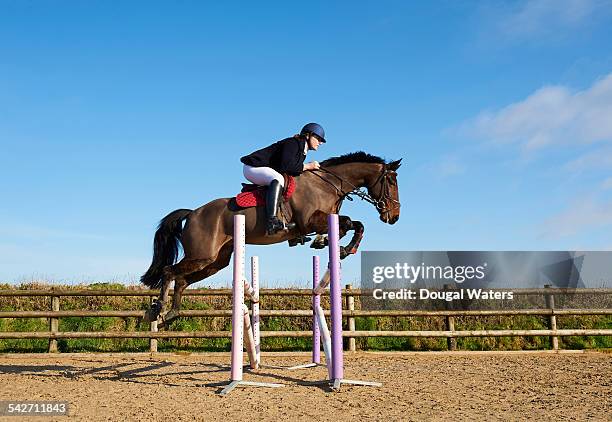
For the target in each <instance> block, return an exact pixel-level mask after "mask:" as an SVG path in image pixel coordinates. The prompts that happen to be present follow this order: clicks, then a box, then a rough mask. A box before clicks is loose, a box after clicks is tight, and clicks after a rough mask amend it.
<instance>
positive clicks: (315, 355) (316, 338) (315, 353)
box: [312, 256, 321, 364]
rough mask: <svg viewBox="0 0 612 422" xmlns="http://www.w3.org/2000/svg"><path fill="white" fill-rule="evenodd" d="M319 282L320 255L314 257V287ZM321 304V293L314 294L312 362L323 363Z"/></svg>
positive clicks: (314, 287)
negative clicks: (318, 318)
mask: <svg viewBox="0 0 612 422" xmlns="http://www.w3.org/2000/svg"><path fill="white" fill-rule="evenodd" d="M318 284H319V257H318V256H313V257H312V288H313V289H316V288H317V285H318ZM320 306H321V295H313V296H312V363H317V364H318V363H321V332H320V331H319V321H318V320H317V312H316V309H318V308H319V307H320Z"/></svg>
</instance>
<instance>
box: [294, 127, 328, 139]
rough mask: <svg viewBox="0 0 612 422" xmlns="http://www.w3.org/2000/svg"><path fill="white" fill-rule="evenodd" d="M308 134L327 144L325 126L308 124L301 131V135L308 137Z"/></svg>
mask: <svg viewBox="0 0 612 422" xmlns="http://www.w3.org/2000/svg"><path fill="white" fill-rule="evenodd" d="M308 133H312V134H314V135H316V136H317V138H319V140H320V141H321V142H323V143H325V142H327V141H326V140H325V131H324V130H323V126H321V125H320V124H318V123H308V124H307V125H305V126H304V127H303V128H302V130H301V131H300V135H306V134H308Z"/></svg>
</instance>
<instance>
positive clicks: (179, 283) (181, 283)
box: [158, 259, 212, 327]
mask: <svg viewBox="0 0 612 422" xmlns="http://www.w3.org/2000/svg"><path fill="white" fill-rule="evenodd" d="M211 262H212V259H189V260H186V259H183V260H182V261H181V262H179V263H177V264H175V265H172V266H169V267H168V268H166V271H164V285H163V291H162V294H161V296H160V301H161V302H162V303H161V305H162V307H163V305H164V304H165V303H166V301H167V300H168V295H169V291H170V281H171V280H172V279H174V295H173V297H172V309H171V310H170V311H168V312H164V313H162V314H161V318H160V319H161V321H160V320H159V319H158V327H163V326H167V325H168V322H169V321H170V320H172V319H174V318H176V317H177V316H178V312H179V310H180V308H181V297H182V294H183V290H185V288H186V287H187V286H188V285H189V284H190V283H188V282H187V281H186V280H185V278H186V276H187V275H188V274H191V273H194V272H198V271H201V270H202V269H204V268H206V266H208V265H209V264H210V263H211Z"/></svg>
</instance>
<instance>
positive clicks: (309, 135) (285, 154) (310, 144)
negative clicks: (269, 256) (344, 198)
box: [240, 123, 326, 235]
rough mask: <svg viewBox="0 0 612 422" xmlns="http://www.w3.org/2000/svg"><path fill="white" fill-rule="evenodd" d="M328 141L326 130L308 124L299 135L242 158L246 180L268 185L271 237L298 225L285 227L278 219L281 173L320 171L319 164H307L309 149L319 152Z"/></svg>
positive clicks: (268, 214)
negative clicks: (322, 144)
mask: <svg viewBox="0 0 612 422" xmlns="http://www.w3.org/2000/svg"><path fill="white" fill-rule="evenodd" d="M325 142H326V141H325V131H324V130H323V127H321V125H319V124H317V123H308V124H307V125H305V126H304V127H303V128H302V130H301V131H300V133H299V135H293V136H292V137H290V138H286V139H283V140H281V141H278V142H276V143H274V144H272V145H270V146H268V147H266V148H262V149H260V150H257V151H255V152H252V153H251V154H249V155H245V156H244V157H242V158H241V159H240V161H241V162H242V163H243V164H244V169H243V173H244V177H246V178H247V179H248V180H249V181H251V182H253V183H255V184H256V185H260V186H268V189H267V192H266V217H267V226H266V232H267V234H268V235H272V234H274V233H276V232H277V231H280V230H288V229H291V228H293V227H295V224H294V223H290V224H288V225H285V224H284V223H283V222H282V221H281V220H280V219H279V218H278V217H277V216H276V212H277V211H278V205H279V202H280V198H281V196H282V192H283V186H284V184H285V180H284V179H283V176H282V175H281V173H287V174H289V175H291V176H299V175H300V174H301V173H302V172H303V171H306V170H317V169H318V168H319V163H318V162H317V161H312V162H310V163H306V164H304V160H305V159H306V153H307V152H308V150H313V151H316V150H317V149H318V148H319V145H321V143H325Z"/></svg>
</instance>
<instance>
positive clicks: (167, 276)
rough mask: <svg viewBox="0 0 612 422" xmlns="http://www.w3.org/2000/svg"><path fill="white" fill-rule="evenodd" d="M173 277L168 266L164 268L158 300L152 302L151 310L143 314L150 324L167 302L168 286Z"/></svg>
mask: <svg viewBox="0 0 612 422" xmlns="http://www.w3.org/2000/svg"><path fill="white" fill-rule="evenodd" d="M173 279H174V276H173V275H172V271H171V270H170V265H169V266H167V267H166V268H164V275H163V277H162V287H161V289H160V292H159V298H158V299H155V300H153V303H151V308H150V309H149V311H148V312H146V314H145V321H147V322H151V321H155V320H156V319H158V317H159V314H160V313H161V312H162V311H163V310H164V305H165V304H166V302H167V301H168V295H169V294H170V286H171V285H172V280H173Z"/></svg>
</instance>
